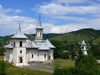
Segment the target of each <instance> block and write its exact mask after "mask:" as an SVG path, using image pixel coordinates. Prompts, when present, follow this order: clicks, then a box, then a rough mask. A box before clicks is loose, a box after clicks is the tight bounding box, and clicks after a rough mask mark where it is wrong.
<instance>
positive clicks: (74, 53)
mask: <svg viewBox="0 0 100 75" xmlns="http://www.w3.org/2000/svg"><path fill="white" fill-rule="evenodd" d="M75 56H76V52H75V50H72V51H71V58H72V59H74V58H75Z"/></svg>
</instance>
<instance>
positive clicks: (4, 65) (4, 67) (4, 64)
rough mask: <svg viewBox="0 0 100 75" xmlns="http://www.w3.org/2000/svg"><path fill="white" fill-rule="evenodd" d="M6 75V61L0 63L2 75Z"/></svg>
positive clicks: (0, 74) (0, 73)
mask: <svg viewBox="0 0 100 75" xmlns="http://www.w3.org/2000/svg"><path fill="white" fill-rule="evenodd" d="M5 74H6V63H5V62H4V61H0V75H5Z"/></svg>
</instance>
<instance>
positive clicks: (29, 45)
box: [5, 39, 55, 50]
mask: <svg viewBox="0 0 100 75" xmlns="http://www.w3.org/2000/svg"><path fill="white" fill-rule="evenodd" d="M5 47H6V48H13V42H12V43H10V44H8V45H6V46H5ZM26 48H38V50H50V48H55V47H54V46H53V45H52V44H51V43H50V41H49V40H48V39H47V40H46V41H45V44H44V42H42V43H41V44H35V43H34V41H30V40H26Z"/></svg>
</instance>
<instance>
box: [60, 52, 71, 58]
mask: <svg viewBox="0 0 100 75" xmlns="http://www.w3.org/2000/svg"><path fill="white" fill-rule="evenodd" d="M60 58H63V59H68V58H69V54H68V53H64V52H62V53H61V55H60Z"/></svg>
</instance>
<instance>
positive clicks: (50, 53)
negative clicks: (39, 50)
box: [49, 49, 54, 60]
mask: <svg viewBox="0 0 100 75" xmlns="http://www.w3.org/2000/svg"><path fill="white" fill-rule="evenodd" d="M49 56H50V60H54V57H53V49H51V50H50V51H49Z"/></svg>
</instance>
